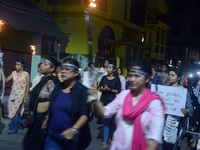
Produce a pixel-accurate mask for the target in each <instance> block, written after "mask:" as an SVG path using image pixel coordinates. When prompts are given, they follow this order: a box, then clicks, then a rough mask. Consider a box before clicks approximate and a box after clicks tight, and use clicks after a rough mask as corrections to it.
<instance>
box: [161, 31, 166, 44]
mask: <svg viewBox="0 0 200 150" xmlns="http://www.w3.org/2000/svg"><path fill="white" fill-rule="evenodd" d="M164 37H165V30H162V32H161V44H162V45H164V42H165V41H164V40H165V39H164Z"/></svg>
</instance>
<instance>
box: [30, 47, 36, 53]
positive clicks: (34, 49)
mask: <svg viewBox="0 0 200 150" xmlns="http://www.w3.org/2000/svg"><path fill="white" fill-rule="evenodd" d="M30 48H31V50H32V51H33V52H32V55H35V53H36V52H35V51H36V46H35V45H30Z"/></svg>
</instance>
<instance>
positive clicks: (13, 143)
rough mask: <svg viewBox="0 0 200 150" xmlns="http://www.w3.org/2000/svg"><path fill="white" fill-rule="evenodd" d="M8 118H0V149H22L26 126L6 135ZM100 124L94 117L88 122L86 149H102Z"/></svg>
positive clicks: (8, 123)
mask: <svg viewBox="0 0 200 150" xmlns="http://www.w3.org/2000/svg"><path fill="white" fill-rule="evenodd" d="M10 121H11V120H10V119H4V118H2V119H1V123H0V133H1V134H0V150H23V147H22V141H23V138H24V136H25V134H26V132H27V128H25V129H24V130H18V133H16V134H12V135H8V132H9V125H10ZM99 127H101V125H97V124H96V119H94V120H93V121H92V122H90V128H91V134H92V142H91V144H90V145H89V147H88V148H87V149H86V150H102V148H101V140H100V139H97V136H98V133H99V130H98V128H99Z"/></svg>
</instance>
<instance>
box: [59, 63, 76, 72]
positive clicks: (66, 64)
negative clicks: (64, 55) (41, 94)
mask: <svg viewBox="0 0 200 150" xmlns="http://www.w3.org/2000/svg"><path fill="white" fill-rule="evenodd" d="M61 66H66V67H71V68H74V69H75V70H78V69H79V68H78V67H77V66H76V65H73V64H70V63H62V65H61Z"/></svg>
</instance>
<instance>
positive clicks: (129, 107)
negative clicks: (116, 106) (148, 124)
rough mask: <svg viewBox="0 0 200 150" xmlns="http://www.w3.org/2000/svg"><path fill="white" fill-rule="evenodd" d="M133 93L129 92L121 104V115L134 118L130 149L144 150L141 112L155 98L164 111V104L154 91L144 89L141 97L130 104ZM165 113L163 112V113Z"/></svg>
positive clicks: (144, 141) (145, 146)
mask: <svg viewBox="0 0 200 150" xmlns="http://www.w3.org/2000/svg"><path fill="white" fill-rule="evenodd" d="M132 97H133V93H132V92H130V93H128V95H127V96H126V98H125V101H124V105H123V116H124V117H125V118H127V119H130V120H134V130H133V132H134V133H133V139H132V150H146V149H147V144H146V140H145V137H144V132H143V130H142V125H141V116H142V114H143V112H144V111H145V110H146V109H147V108H148V106H149V104H150V103H151V102H152V101H153V100H155V99H159V100H160V101H161V102H162V105H163V107H164V111H165V105H164V102H163V100H162V99H161V98H160V96H159V95H157V94H156V93H154V92H151V91H149V89H145V90H144V93H143V95H142V97H141V98H140V99H139V101H138V103H137V104H136V105H135V106H133V104H132ZM163 115H165V112H164V114H163Z"/></svg>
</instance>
